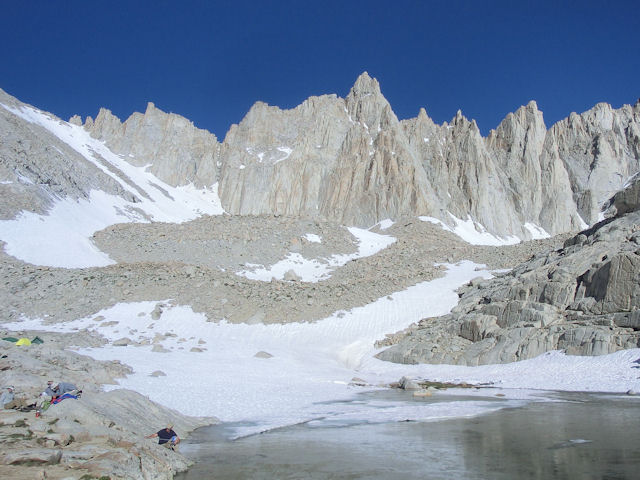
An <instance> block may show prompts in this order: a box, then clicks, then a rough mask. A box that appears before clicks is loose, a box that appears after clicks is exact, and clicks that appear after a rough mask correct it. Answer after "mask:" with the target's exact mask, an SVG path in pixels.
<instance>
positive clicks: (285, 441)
mask: <svg viewBox="0 0 640 480" xmlns="http://www.w3.org/2000/svg"><path fill="white" fill-rule="evenodd" d="M438 395H440V394H438ZM438 395H436V396H434V397H432V399H428V400H427V401H441V400H442V398H437V397H438ZM363 397H364V398H367V399H368V400H371V399H376V398H381V397H384V398H385V399H388V398H390V397H394V398H396V400H397V401H399V402H407V403H410V402H415V401H416V400H415V399H412V398H411V397H410V396H408V395H407V394H406V393H405V392H372V393H369V394H365V395H363ZM553 398H554V399H556V400H559V401H552V402H549V401H545V402H531V403H527V404H525V405H524V406H521V407H518V408H506V409H503V410H499V411H497V412H494V413H489V414H486V415H481V416H477V417H472V418H457V419H452V420H443V421H429V422H393V423H378V424H372V423H360V424H351V425H346V426H326V425H324V426H313V424H309V425H307V424H305V425H297V426H292V427H286V428H281V429H277V430H272V431H269V432H266V433H263V434H260V435H253V436H250V437H244V438H241V439H238V440H235V441H231V440H229V437H230V432H231V430H232V428H233V425H218V426H213V427H205V428H202V429H200V430H198V431H196V432H194V433H193V434H192V435H191V436H190V438H189V439H188V441H185V443H184V444H183V445H181V451H182V453H184V454H185V455H187V456H189V457H191V458H193V459H194V460H195V461H196V464H195V465H194V466H193V467H192V468H191V469H190V470H189V472H187V473H185V474H181V475H178V476H176V479H177V480H195V479H303V478H304V479H314V480H315V479H396V478H402V479H443V480H444V479H447V480H451V479H504V480H507V479H509V480H511V479H513V480H518V479H549V478H553V479H576V480H577V479H580V480H590V479H593V480H595V479H598V480H600V479H608V480H614V479H620V480H621V479H636V478H640V398H638V397H627V396H621V395H606V394H585V393H561V394H560V393H559V394H555V395H554V397H553ZM450 400H451V401H452V402H453V401H455V402H458V401H460V400H463V401H464V400H467V401H477V400H478V398H477V397H473V398H467V399H464V398H461V397H450ZM493 401H496V402H499V401H501V400H499V399H493ZM320 425H322V424H320Z"/></svg>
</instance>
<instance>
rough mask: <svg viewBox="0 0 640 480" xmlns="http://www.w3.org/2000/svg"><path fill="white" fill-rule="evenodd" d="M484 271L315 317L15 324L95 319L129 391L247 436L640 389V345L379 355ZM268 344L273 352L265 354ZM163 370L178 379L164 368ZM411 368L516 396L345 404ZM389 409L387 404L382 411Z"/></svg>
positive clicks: (135, 306)
mask: <svg viewBox="0 0 640 480" xmlns="http://www.w3.org/2000/svg"><path fill="white" fill-rule="evenodd" d="M478 275H482V276H484V277H485V278H487V277H489V276H490V274H489V272H487V271H486V270H478V265H475V264H473V263H471V262H460V263H459V264H457V265H449V266H448V271H447V273H446V275H445V276H444V277H442V278H438V279H436V280H433V281H430V282H422V283H420V284H417V285H415V286H413V287H410V288H408V289H406V290H403V291H401V292H396V293H394V294H393V295H391V296H389V297H382V298H380V299H378V300H376V301H374V302H372V303H370V304H368V305H365V306H363V307H359V308H354V309H352V310H350V311H338V312H335V313H334V314H333V315H331V316H329V317H327V318H325V319H323V320H320V321H318V322H314V323H290V324H275V325H274V324H271V325H262V324H259V325H248V324H229V323H227V322H220V323H214V322H207V321H206V318H205V316H204V315H203V314H200V313H195V312H193V311H192V309H191V308H190V307H188V306H170V305H166V303H167V302H166V301H165V302H163V303H165V306H164V307H163V311H162V315H161V317H160V318H159V319H158V320H153V319H152V317H151V315H152V312H153V310H154V309H155V307H156V305H157V302H138V303H126V304H118V305H115V306H114V307H111V308H108V309H105V310H102V311H100V312H97V313H96V314H95V315H93V316H90V317H86V318H83V319H79V320H76V321H74V322H67V323H58V324H45V323H44V322H43V321H42V320H41V319H31V320H24V321H20V322H14V323H9V324H4V325H3V328H8V329H20V330H29V329H43V330H47V331H58V332H69V331H75V330H79V329H83V328H87V329H89V330H90V331H95V332H98V333H100V334H102V335H104V336H105V337H106V339H107V340H108V342H109V343H107V344H106V345H105V346H103V347H98V348H88V349H79V350H78V351H79V352H81V353H84V354H88V355H90V356H92V357H94V358H97V359H100V360H120V361H122V362H123V363H125V364H127V365H130V366H131V367H132V368H133V370H134V373H133V374H131V375H129V376H128V377H126V378H124V379H121V380H119V383H120V386H121V387H122V388H129V389H133V390H136V391H138V392H140V393H142V394H144V395H147V396H149V397H150V398H151V399H152V400H154V401H157V402H159V403H161V404H163V405H166V406H168V407H171V408H175V409H177V410H179V411H181V412H182V413H185V414H188V415H203V416H207V415H214V416H217V417H219V418H220V419H221V420H223V421H227V422H234V421H244V422H254V424H253V425H250V426H247V427H245V428H244V430H241V431H238V434H250V433H256V432H259V431H263V430H266V429H269V428H274V427H278V426H284V425H291V424H295V423H299V422H302V421H309V420H315V421H316V422H319V423H323V424H327V425H330V424H332V423H334V424H339V423H341V422H345V421H349V419H351V420H353V419H355V418H357V419H360V420H366V421H372V422H379V421H395V420H415V421H424V420H428V419H434V418H451V417H462V416H471V415H477V414H481V413H486V412H489V411H492V409H496V408H501V407H502V408H504V407H509V406H515V404H514V402H516V403H517V401H519V400H522V399H529V400H530V399H531V397H532V392H530V391H528V390H531V389H542V390H548V389H557V390H568V391H571V390H573V391H609V392H625V391H627V390H630V389H633V390H640V380H638V378H637V377H638V374H637V369H634V367H635V366H637V364H636V363H634V362H635V360H636V359H637V358H638V356H640V349H634V350H625V351H621V352H617V353H614V354H611V355H603V356H599V357H576V356H567V355H564V354H562V353H561V352H549V353H546V354H543V355H541V356H540V357H537V358H535V359H530V360H525V361H521V362H517V363H511V364H504V365H483V366H478V367H466V366H455V365H400V364H394V363H390V362H383V361H381V360H378V359H376V358H375V357H374V355H375V354H376V353H377V352H378V351H379V350H376V349H375V347H374V342H375V341H376V340H378V339H381V338H383V337H384V335H385V334H386V333H389V332H395V331H398V330H401V329H403V328H406V327H407V326H408V325H410V324H411V323H413V322H416V321H418V320H420V319H422V318H426V317H433V316H439V315H443V314H445V313H447V312H449V311H450V309H451V308H452V307H453V306H454V305H455V304H456V303H457V301H458V297H457V295H456V293H455V289H456V288H458V286H460V285H462V284H463V283H465V282H467V281H469V280H470V279H471V278H474V277H477V276H478ZM98 317H99V318H98ZM102 317H104V318H102ZM111 322H117V323H111ZM158 334H160V336H158V337H157V335H158ZM166 334H169V335H166ZM122 337H128V338H130V339H131V340H133V341H135V342H138V345H129V346H124V347H123V346H114V345H113V342H114V341H115V340H117V339H120V338H122ZM154 338H159V339H160V340H159V343H160V344H161V345H162V346H163V347H164V348H165V349H166V350H167V352H153V351H152V345H149V344H147V345H145V344H143V343H142V342H149V341H150V340H152V339H154ZM191 349H199V350H203V351H198V350H194V351H192V350H191ZM260 351H264V352H268V353H270V354H271V355H272V357H271V358H258V357H256V356H255V355H256V353H258V352H260ZM212 366H213V367H212ZM155 370H161V371H162V372H164V373H165V374H166V376H165V377H162V376H160V377H152V376H151V373H152V372H153V371H155ZM404 375H409V376H413V377H415V378H427V379H430V380H434V381H450V382H457V383H460V382H467V383H492V384H493V385H494V386H496V387H498V388H501V389H503V390H501V391H502V393H503V394H505V395H506V398H508V399H512V400H510V401H507V402H504V403H500V404H498V403H497V402H495V401H494V402H486V401H483V400H482V398H481V397H482V396H483V395H485V396H486V395H490V396H492V395H493V394H494V393H495V390H494V391H491V390H487V389H484V390H479V391H471V390H469V389H465V390H464V392H463V393H462V394H464V395H477V396H479V398H478V401H468V402H467V401H465V402H464V403H456V402H453V403H452V402H449V401H447V402H436V403H431V402H429V403H427V402H425V403H418V404H416V403H410V404H406V405H404V406H400V407H398V405H397V404H395V405H391V404H389V405H380V403H379V402H376V403H370V404H368V403H363V402H360V403H358V404H357V405H356V404H355V403H351V404H348V403H341V402H339V401H340V400H346V399H350V398H353V397H354V395H355V394H356V393H358V392H362V391H365V390H366V389H367V388H362V387H359V388H357V387H354V386H351V385H350V382H351V379H352V378H353V377H354V376H357V377H359V378H362V379H364V380H365V381H366V382H368V383H369V384H370V385H381V384H388V383H390V382H393V381H397V380H398V379H399V378H400V377H402V376H404ZM374 388H376V387H373V386H370V387H368V389H374ZM504 389H506V390H504ZM509 389H525V390H524V391H523V390H517V391H513V390H509ZM448 394H455V392H453V391H450V392H448ZM381 406H382V407H384V408H385V413H384V415H383V416H382V417H381V416H380V415H381ZM387 408H388V409H387Z"/></svg>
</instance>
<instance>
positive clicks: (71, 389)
mask: <svg viewBox="0 0 640 480" xmlns="http://www.w3.org/2000/svg"><path fill="white" fill-rule="evenodd" d="M47 390H48V388H47ZM51 390H52V391H53V395H51V396H52V397H59V396H61V395H64V394H65V393H68V394H69V395H78V393H80V392H81V390H78V387H76V386H75V385H74V384H73V383H69V382H59V383H58V384H56V385H55V386H54V387H53V388H52V389H51ZM45 392H46V390H45Z"/></svg>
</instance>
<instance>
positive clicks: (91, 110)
mask: <svg viewBox="0 0 640 480" xmlns="http://www.w3.org/2000/svg"><path fill="white" fill-rule="evenodd" d="M638 10H639V9H638V5H637V2H633V1H612V2H602V1H599V2H591V1H575V2H562V1H558V2H547V1H538V2H523V1H504V2H503V1H479V0H478V1H446V2H445V1H437V2H436V1H423V2H419V1H402V0H399V1H393V2H391V1H377V0H370V1H348V0H343V1H333V0H326V1H322V2H311V1H289V0H286V1H285V0H282V1H262V2H258V1H242V0H238V1H233V2H231V1H227V2H216V1H188V0H184V1H180V2H178V1H175V2H168V1H158V0H157V1H126V2H125V1H118V0H112V1H90V0H84V1H75V0H67V1H62V0H60V1H54V0H43V1H28V0H24V1H8V0H7V1H4V2H2V15H1V17H2V29H0V42H1V44H2V54H1V55H0V88H2V89H4V90H5V91H7V92H8V93H10V94H11V95H14V96H16V97H17V98H18V99H20V100H22V101H24V102H27V103H31V104H33V105H35V106H37V107H39V108H42V109H45V110H48V111H51V112H53V113H55V114H56V115H58V116H60V117H62V118H65V119H68V118H69V117H70V116H71V115H73V114H75V113H78V114H80V115H82V116H83V117H84V116H86V115H92V116H95V114H96V113H97V111H98V109H99V108H100V107H101V106H104V107H106V108H109V109H111V110H112V111H113V112H114V113H115V114H116V115H117V116H118V117H120V118H121V119H123V120H124V119H125V118H127V117H128V116H129V115H130V114H131V113H132V112H134V111H144V109H145V107H146V103H147V101H153V102H154V103H155V104H156V105H157V106H158V107H159V108H161V109H163V110H165V111H171V112H175V113H179V114H181V115H184V116H185V117H187V118H189V119H190V120H192V121H193V122H194V123H195V124H196V125H197V126H199V127H201V128H206V129H208V130H210V131H212V132H214V133H215V134H216V135H217V136H218V137H219V138H221V139H222V138H224V135H225V133H226V131H227V130H228V128H229V126H230V125H231V124H232V123H238V122H239V121H240V120H241V119H242V118H243V117H244V115H245V114H246V113H247V111H248V110H249V108H250V107H251V105H252V104H253V103H254V102H256V101H258V100H261V101H264V102H267V103H269V104H271V105H278V106H280V107H282V108H292V107H295V106H296V105H298V104H299V103H301V102H302V101H303V100H304V99H305V98H307V97H309V96H310V95H322V94H326V93H336V94H338V95H339V96H341V97H344V96H346V95H347V93H348V91H349V89H350V88H351V86H352V85H353V83H354V81H355V79H356V78H357V76H358V75H359V74H360V73H361V72H363V71H365V70H366V71H368V72H369V74H370V75H371V76H373V77H376V78H377V79H378V80H379V82H380V85H381V88H382V93H383V94H384V95H385V97H386V98H387V99H388V100H389V102H390V103H391V106H392V107H393V109H394V111H395V113H396V114H397V115H398V117H399V118H401V119H403V118H410V117H414V116H416V115H417V113H418V111H419V109H420V107H425V108H426V110H427V113H428V114H429V115H430V116H431V117H432V118H433V119H434V120H435V121H436V122H437V123H442V122H444V121H448V120H450V119H451V118H452V117H453V116H454V115H455V113H456V111H457V110H458V109H461V110H462V112H463V113H464V114H465V115H466V116H467V117H469V118H474V119H476V121H477V122H478V125H479V126H480V129H481V130H482V132H483V133H484V134H486V133H487V132H488V131H489V129H491V128H494V127H496V126H497V125H498V123H499V122H500V121H501V120H502V119H503V118H504V117H505V116H506V114H507V113H509V112H511V111H514V110H516V109H517V108H518V107H519V106H520V105H524V104H526V103H527V102H528V101H529V100H532V99H533V100H536V101H537V102H538V106H539V108H540V109H541V110H542V111H543V112H544V114H545V122H546V124H547V126H550V125H551V124H553V123H555V122H556V121H558V120H560V119H562V118H564V117H566V116H567V115H568V114H569V113H571V112H572V111H576V112H582V111H585V110H587V109H589V108H591V107H592V106H593V105H594V104H595V103H597V102H607V103H611V104H612V105H613V106H614V107H616V108H617V107H620V106H621V105H622V104H624V103H631V104H633V103H635V101H636V99H637V98H638V97H640V88H639V87H640V81H639V79H640V15H638Z"/></svg>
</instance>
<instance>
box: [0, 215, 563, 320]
mask: <svg viewBox="0 0 640 480" xmlns="http://www.w3.org/2000/svg"><path fill="white" fill-rule="evenodd" d="M309 233H311V234H315V235H318V236H320V237H321V238H322V242H321V243H315V242H310V241H308V240H306V239H304V235H306V234H309ZM379 233H382V234H386V235H392V236H394V237H395V238H397V241H396V242H395V243H394V244H392V245H391V246H389V247H387V248H386V249H384V250H382V251H381V252H379V253H378V254H376V255H374V256H371V257H367V258H361V259H358V260H355V261H351V262H349V263H347V264H346V265H345V266H343V267H340V268H338V269H336V270H335V271H334V273H333V274H332V276H331V278H329V279H328V280H324V281H320V282H317V283H305V282H299V281H276V280H272V281H271V282H261V281H254V280H249V279H247V278H244V277H242V276H239V275H237V272H239V271H241V270H245V269H246V268H247V267H246V265H245V264H262V265H271V264H273V263H275V262H276V261H278V260H280V259H282V258H284V257H285V256H286V255H287V254H288V253H289V252H297V253H300V254H301V255H302V256H304V257H305V258H326V257H328V256H330V255H331V254H335V253H353V252H355V251H356V250H357V245H356V243H355V239H354V237H352V236H351V234H350V233H349V232H348V230H347V229H346V228H344V227H340V226H338V225H335V224H323V223H319V222H310V221H305V220H298V219H292V218H282V217H271V216H264V217H240V216H237V217H230V216H226V215H225V216H218V217H203V218H200V219H198V220H194V221H192V222H188V223H184V224H180V225H176V224H165V223H152V224H122V225H115V226H112V227H109V228H107V229H105V230H103V231H100V232H97V233H96V234H95V235H94V241H95V243H96V245H97V246H98V247H99V248H100V249H101V250H103V251H105V252H106V253H108V254H109V255H110V256H111V258H113V259H114V260H116V261H117V262H118V263H117V264H115V265H111V266H107V267H100V268H83V269H64V268H52V267H39V266H34V265H30V264H25V263H24V262H21V261H18V260H16V259H14V258H12V257H10V256H8V255H6V254H5V253H0V257H1V259H2V261H1V264H0V301H1V302H2V304H3V305H4V306H5V308H4V309H2V312H0V321H11V320H15V319H17V318H19V317H20V316H22V315H24V316H27V317H34V316H41V317H42V316H47V318H48V319H50V320H51V321H63V320H71V319H75V318H79V317H83V316H86V315H93V314H95V313H96V312H98V311H99V310H101V309H103V308H107V307H110V306H112V305H114V304H116V303H118V302H134V301H142V300H171V301H172V302H173V303H175V304H182V305H191V306H192V307H193V309H194V310H195V311H198V312H204V313H205V314H206V315H207V317H208V319H209V320H210V321H219V320H221V319H223V318H224V319H226V320H228V321H230V322H259V321H262V322H265V323H275V322H292V321H313V320H317V319H320V318H324V317H326V316H328V315H330V314H331V313H333V312H335V311H337V310H341V309H345V310H346V309H350V308H353V307H357V306H361V305H365V304H367V303H369V302H371V301H373V300H375V299H377V298H380V297H382V296H385V295H389V294H391V293H393V292H396V291H399V290H402V289H405V288H407V287H408V286H411V285H414V284H416V283H419V282H422V281H426V280H431V279H433V278H436V277H437V276H439V275H441V274H442V273H441V272H442V267H437V266H434V264H437V263H444V262H449V263H455V262H458V261H460V260H473V261H475V262H477V263H481V264H486V265H487V266H489V267H490V268H496V269H503V268H510V267H512V266H514V265H517V264H518V263H521V262H522V261H524V260H527V259H528V258H530V257H531V256H532V255H533V254H535V253H536V252H539V251H542V250H547V249H553V248H559V247H560V246H561V244H562V241H563V240H564V238H566V236H563V237H556V238H553V239H547V240H538V241H532V242H524V243H521V244H518V245H513V246H506V247H485V246H472V245H469V244H467V243H464V242H462V241H461V240H459V239H458V237H456V236H454V235H453V234H451V233H448V232H445V231H443V230H441V229H440V228H439V227H437V226H435V225H432V224H430V223H428V222H421V221H419V220H416V219H409V220H406V221H400V222H396V223H395V224H394V225H393V226H392V227H391V228H389V229H387V230H384V231H379Z"/></svg>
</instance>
